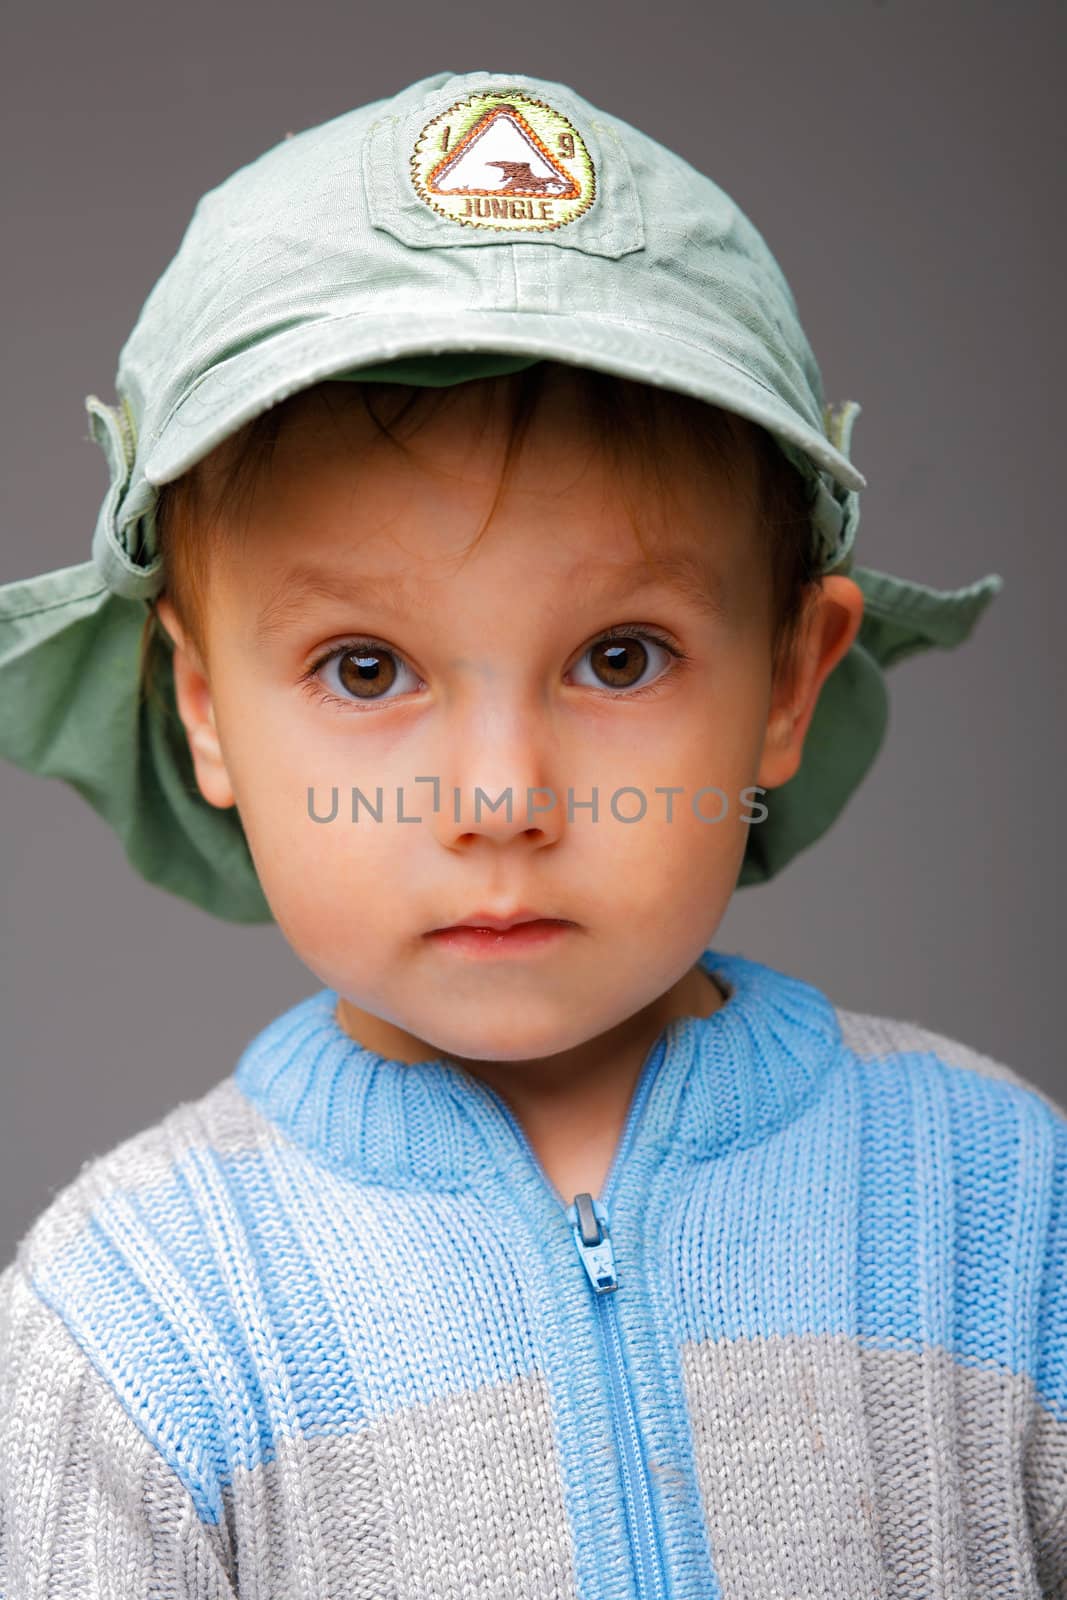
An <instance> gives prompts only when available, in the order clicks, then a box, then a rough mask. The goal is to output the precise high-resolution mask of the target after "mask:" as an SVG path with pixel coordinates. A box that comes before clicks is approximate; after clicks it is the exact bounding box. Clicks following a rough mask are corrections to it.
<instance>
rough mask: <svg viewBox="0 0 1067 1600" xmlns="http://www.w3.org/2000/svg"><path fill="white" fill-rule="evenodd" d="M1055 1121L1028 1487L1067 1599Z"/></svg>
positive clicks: (1042, 1578) (1043, 1549) (1058, 1122)
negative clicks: (1053, 1156) (1053, 1157)
mask: <svg viewBox="0 0 1067 1600" xmlns="http://www.w3.org/2000/svg"><path fill="white" fill-rule="evenodd" d="M1054 1126H1055V1159H1054V1162H1053V1167H1052V1192H1051V1197H1050V1207H1049V1220H1050V1225H1049V1230H1048V1234H1047V1237H1046V1242H1045V1254H1044V1261H1043V1268H1042V1278H1041V1295H1040V1302H1039V1305H1038V1322H1037V1326H1038V1345H1037V1353H1036V1362H1035V1369H1034V1380H1035V1389H1036V1393H1035V1397H1034V1407H1033V1413H1032V1419H1031V1426H1030V1432H1029V1437H1028V1443H1027V1450H1026V1490H1027V1501H1028V1509H1029V1515H1030V1523H1031V1526H1032V1528H1033V1533H1034V1551H1035V1557H1036V1564H1037V1576H1038V1581H1039V1583H1040V1585H1041V1593H1042V1595H1043V1596H1045V1597H1047V1600H1067V1116H1065V1115H1064V1114H1063V1113H1062V1112H1060V1113H1058V1114H1057V1116H1056V1118H1055V1124H1054Z"/></svg>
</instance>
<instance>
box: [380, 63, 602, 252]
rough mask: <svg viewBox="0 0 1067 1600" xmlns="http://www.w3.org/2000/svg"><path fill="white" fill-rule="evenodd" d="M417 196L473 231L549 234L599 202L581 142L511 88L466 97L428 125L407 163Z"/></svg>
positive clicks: (543, 107)
mask: <svg viewBox="0 0 1067 1600" xmlns="http://www.w3.org/2000/svg"><path fill="white" fill-rule="evenodd" d="M411 175H412V181H413V183H414V185H415V191H416V193H417V194H418V195H419V198H420V199H422V200H424V201H425V202H426V204H427V205H428V206H431V207H432V208H433V210H434V211H437V212H439V213H440V214H441V215H442V216H444V217H448V218H449V219H450V220H451V221H453V222H460V223H463V224H465V225H466V226H468V227H473V228H495V229H498V230H502V231H503V230H506V231H507V232H514V231H515V230H519V231H524V232H534V233H540V232H546V231H548V230H550V229H553V228H561V227H564V226H565V225H566V224H567V223H568V222H574V221H575V220H576V219H577V218H578V217H580V216H581V215H582V213H583V212H584V211H587V210H588V209H589V207H590V206H591V205H592V203H593V200H594V198H595V196H596V174H595V172H594V170H593V163H592V160H591V158H590V155H589V152H588V150H587V149H586V146H585V143H584V141H583V139H582V137H581V135H580V133H579V132H578V130H577V129H576V128H575V126H574V124H573V123H571V122H569V121H568V119H567V118H566V117H564V116H563V115H562V113H561V112H559V111H557V110H555V108H554V107H553V106H550V105H548V104H547V103H546V102H545V101H544V100H535V99H534V98H533V97H532V96H530V95H527V94H523V93H521V92H520V91H518V90H514V89H502V90H500V91H498V92H496V93H488V94H476V95H471V96H470V98H469V99H467V100H460V101H457V102H456V103H455V104H454V105H451V106H449V107H448V109H447V111H442V112H440V113H439V115H437V116H436V117H434V118H433V120H432V121H430V122H428V123H427V124H426V126H425V127H424V128H423V130H422V132H421V133H420V135H419V137H418V139H417V140H416V143H415V149H414V151H413V153H412V157H411Z"/></svg>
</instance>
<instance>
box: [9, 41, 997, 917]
mask: <svg viewBox="0 0 1067 1600" xmlns="http://www.w3.org/2000/svg"><path fill="white" fill-rule="evenodd" d="M541 360H555V361H563V362H568V363H571V364H575V365H580V366H586V367H590V368H594V369H596V370H599V371H601V372H606V373H610V374H614V375H615V376H617V377H620V378H630V379H634V380H637V381H641V382H646V383H651V384H656V385H661V386H663V387H665V388H669V389H673V390H676V391H678V392H680V393H684V394H688V395H692V396H695V397H696V398H698V399H701V400H704V401H707V402H709V403H711V404H714V405H718V406H722V407H724V408H726V409H727V410H731V411H733V412H735V413H737V414H738V415H740V416H742V417H746V418H747V419H749V420H750V421H752V422H755V423H758V424H759V425H761V426H762V427H764V428H766V429H767V430H768V432H769V433H770V434H771V435H772V437H773V438H774V439H775V440H776V442H777V444H778V446H779V448H780V449H781V450H782V452H783V453H784V454H785V456H786V457H787V458H788V459H789V461H790V462H791V463H792V464H793V466H794V467H795V468H796V469H797V471H799V472H800V473H801V474H802V476H803V477H804V479H805V481H806V483H807V485H808V492H809V499H810V509H811V517H812V523H813V526H814V528H815V530H816V533H817V537H818V548H819V553H820V569H821V570H822V571H823V572H830V571H839V572H847V573H848V574H849V575H850V576H851V577H852V578H853V579H854V580H855V581H856V582H857V583H858V584H859V585H860V587H861V588H862V589H863V592H864V597H865V601H866V614H865V616H864V620H863V624H862V626H861V629H860V633H859V635H858V637H857V639H856V641H855V642H854V644H853V646H852V648H851V650H850V651H849V652H848V654H847V655H846V656H845V657H844V658H843V659H842V661H841V662H840V663H839V664H838V666H837V667H836V668H835V669H834V671H833V672H832V673H831V674H830V676H829V678H828V679H827V681H826V683H825V685H824V687H823V690H822V693H821V695H820V698H819V702H818V705H817V707H816V711H815V714H814V717H813V719H812V722H811V724H810V727H809V730H808V735H807V740H806V744H805V752H804V759H803V762H802V765H801V768H800V770H799V771H798V772H797V774H796V775H795V777H794V778H793V779H792V780H791V781H790V782H789V783H787V784H785V785H783V786H782V787H781V788H780V789H776V790H774V791H773V792H772V793H770V794H767V795H765V796H763V803H764V804H765V805H766V806H767V808H768V813H769V814H768V816H767V818H766V820H764V821H762V822H759V823H753V824H752V825H751V826H750V828H749V836H748V845H747V849H746V853H745V858H744V862H743V865H742V869H741V874H740V877H739V880H738V883H739V886H742V887H743V886H745V885H746V884H751V883H758V882H765V881H767V880H768V879H770V878H771V877H773V876H774V875H775V874H776V873H778V872H780V871H781V869H782V868H783V867H784V866H785V865H786V864H787V863H788V861H790V860H791V859H792V858H793V856H795V855H796V854H797V852H798V851H800V850H803V849H805V848H807V847H808V846H810V845H811V844H813V843H814V842H815V840H817V839H818V838H819V837H820V836H821V835H822V834H823V833H824V832H825V831H826V830H827V828H829V827H830V825H831V824H832V823H833V821H834V820H835V818H836V817H837V816H838V815H839V814H840V812H841V810H842V808H843V806H844V805H845V803H846V802H847V800H848V797H849V795H850V794H851V793H853V792H854V790H855V788H856V786H857V785H858V784H859V783H860V781H861V780H862V778H863V777H864V775H865V774H866V772H867V771H868V770H869V768H870V766H871V763H872V762H873V760H874V758H875V756H876V754H877V751H878V749H879V747H880V745H881V743H882V740H883V737H884V733H885V727H886V719H887V705H888V701H887V692H886V685H885V679H884V669H885V668H886V667H888V666H889V665H890V664H891V663H892V662H894V661H898V660H901V659H903V658H904V657H905V656H907V655H910V654H914V653H915V652H917V651H922V650H928V649H930V648H933V647H935V646H936V647H939V648H942V649H945V648H951V647H953V646H955V645H957V644H959V643H961V642H962V641H963V640H964V639H966V637H967V636H968V634H969V633H970V631H971V629H972V627H973V625H974V623H975V621H976V620H977V618H978V616H979V615H980V614H981V612H982V611H983V610H984V608H985V607H986V605H988V603H989V601H990V600H991V599H992V598H993V596H994V595H995V594H996V593H997V592H998V591H999V589H1000V588H1001V587H1002V580H1001V578H1000V577H999V576H997V575H993V574H991V575H989V576H987V577H984V578H982V579H980V580H978V581H977V582H975V583H972V584H970V585H969V586H967V587H964V588H961V589H956V590H947V591H942V590H936V589H932V588H929V587H927V586H925V585H922V584H919V583H914V582H909V581H906V580H904V579H900V578H895V577H891V576H890V575H889V574H886V573H880V572H874V571H873V570H872V569H870V568H864V567H861V566H857V565H856V564H855V561H854V554H853V546H854V542H855V537H856V531H857V528H858V525H859V494H860V491H861V490H862V489H863V488H864V487H865V485H866V480H865V478H864V477H863V475H862V474H861V473H860V472H859V470H858V469H857V468H856V466H855V465H854V464H853V462H852V460H851V434H852V428H853V424H854V422H855V419H856V416H857V415H858V413H859V410H860V407H859V405H858V403H857V402H855V401H852V400H848V401H845V402H843V403H842V404H839V405H832V404H829V403H827V402H826V400H825V399H824V396H823V392H822V382H821V377H820V373H819V369H818V366H817V364H816V361H815V357H814V355H813V353H812V350H811V348H810V346H809V343H808V340H807V337H806V335H805V333H804V331H803V329H802V327H801V325H800V321H799V317H798V314H797V308H796V305H795V302H794V299H793V295H792V293H791V291H790V289H789V286H788V284H787V282H786V280H785V278H784V276H783V275H782V273H781V271H780V269H779V267H778V265H777V263H776V261H775V259H774V257H773V255H772V254H771V252H770V250H769V249H768V247H767V245H766V243H765V242H764V240H763V238H762V236H761V234H760V233H759V232H758V231H757V230H756V228H755V227H754V226H753V225H752V224H751V223H750V222H749V221H748V219H747V218H746V217H745V216H744V214H743V213H742V212H741V211H740V209H739V208H738V207H737V205H736V204H735V203H734V202H733V200H732V199H731V198H730V197H729V196H728V195H727V194H725V193H724V191H723V190H722V189H721V188H719V187H718V185H717V184H715V183H714V182H713V181H712V179H711V178H709V177H706V176H704V175H703V174H701V173H700V172H698V171H696V169H695V168H693V167H692V166H691V165H690V164H689V163H687V162H686V161H684V160H683V159H682V158H681V157H680V156H677V155H675V154H674V153H672V152H671V151H669V150H667V149H665V148H664V146H662V145H660V144H658V143H657V142H656V141H655V140H653V139H651V138H649V137H648V136H647V135H645V134H642V133H641V132H639V131H638V130H637V129H635V128H633V127H631V126H630V125H628V124H627V123H625V122H623V121H621V120H620V119H619V118H617V117H614V116H611V115H609V114H608V113H606V112H603V111H600V110H598V109H596V108H595V107H594V106H592V105H590V104H589V103H588V102H587V101H586V100H584V99H582V98H581V97H580V96H579V95H578V94H576V93H575V92H574V91H573V90H572V89H570V88H568V87H567V86H566V85H563V84H557V83H551V82H546V81H544V80H541V79H537V78H531V77H527V76H524V75H521V74H511V73H489V72H472V73H464V74H460V75H455V74H451V73H441V74H437V75H435V76H433V77H430V78H425V79H422V80H421V81H420V82H418V83H415V84H412V85H410V86H409V87H408V88H406V89H403V90H402V91H401V92H400V93H398V94H396V95H394V96H392V97H391V98H390V99H386V100H381V101H377V102H375V103H374V104H372V105H369V106H364V107H360V108H358V109H356V110H353V111H349V112H346V113H344V114H343V115H341V116H338V117H335V118H333V119H332V120H331V121H329V122H325V123H322V124H320V125H319V126H317V127H313V128H310V129H307V130H305V131H303V132H300V133H296V134H293V135H287V136H286V137H285V138H283V139H282V140H281V141H280V142H279V143H278V144H276V145H275V146H274V147H273V148H272V149H270V150H268V151H266V152H265V153H264V154H263V155H261V156H260V157H258V159H256V160H254V161H252V162H250V163H248V164H247V165H246V166H244V167H241V168H240V169H239V170H238V171H236V172H234V173H233V174H232V175H231V176H230V177H228V178H227V179H225V180H224V181H223V182H222V183H220V184H219V185H218V186H217V187H216V188H214V189H212V190H210V191H209V192H208V193H207V194H205V195H204V196H203V197H202V199H201V200H200V201H199V203H198V204H197V206H196V208H195V211H194V213H193V217H192V219H191V221H190V223H189V225H188V228H187V230H186V232H185V234H184V237H183V238H182V241H181V244H180V246H179V249H178V251H177V254H176V255H175V256H174V259H173V260H172V261H171V262H170V264H169V265H168V266H167V268H166V269H165V271H164V272H163V274H162V276H161V277H160V279H159V281H158V282H157V283H156V285H155V286H154V288H153V289H152V291H151V293H150V294H149V296H148V298H147V300H146V301H145V304H144V306H143V308H142V310H141V313H140V315H139V317H138V319H137V322H136V324H135V326H134V328H133V330H132V332H131V333H130V335H129V337H128V339H127V340H126V343H125V345H124V346H123V348H122V351H121V352H120V356H119V363H118V370H117V374H116V378H115V392H116V399H115V402H114V403H109V402H107V401H105V400H102V399H100V398H99V397H98V396H96V395H90V396H89V397H88V398H87V400H86V408H87V412H88V417H89V427H90V433H91V437H92V438H93V439H94V440H95V441H96V442H97V443H98V444H99V445H100V446H101V448H102V450H103V452H104V455H105V459H106V461H107V466H108V472H109V484H108V488H107V491H106V493H105V495H104V498H103V502H102V504H101V506H100V508H99V513H98V516H97V518H96V523H95V527H94V529H93V531H92V538H91V544H90V556H89V559H88V560H83V561H82V562H80V563H78V564H75V565H73V566H69V567H64V568H61V569H58V570H56V571H53V572H48V573H44V574H42V575H40V576H37V577H32V578H27V579H22V580H19V581H17V582H15V583H11V584H8V585H6V586H3V587H0V755H2V756H3V757H4V758H5V759H7V760H9V761H12V762H14V763H15V764H16V765H18V766H20V767H23V768H24V769H25V770H27V771H30V772H36V773H38V774H40V775H41V776H47V777H58V778H61V779H62V780H63V781H65V782H67V783H69V784H71V785H72V786H73V787H74V788H75V789H77V790H78V792H79V793H81V794H82V795H83V796H84V797H85V799H87V800H88V801H89V803H90V804H91V805H92V806H93V807H94V809H95V810H96V811H97V812H98V813H99V814H100V815H101V816H102V817H104V819H105V820H106V821H107V822H108V823H109V825H110V826H111V827H112V828H114V829H115V831H116V832H117V833H118V835H119V837H120V838H121V840H122V842H123V846H124V849H125V851H126V854H127V857H128V859H129V860H130V862H131V864H132V865H133V866H134V867H135V868H136V870H137V871H138V872H140V873H141V874H142V875H143V876H144V877H145V878H146V879H147V880H148V881H149V882H152V883H155V884H158V885H159V886H160V887H162V888H165V889H167V890H169V891H170V892H172V893H174V894H177V895H180V896H182V897H183V898H185V899H187V900H189V901H192V902H193V903H194V904H197V905H199V906H201V907H202V908H203V909H205V910H207V911H209V912H211V913H212V914H213V915H215V916H218V917H222V918H224V919H227V920H230V921H234V922H262V921H269V920H271V913H270V909H269V906H268V905H267V902H266V899H265V897H264V896H263V893H262V890H261V889H260V886H259V883H258V880H257V879H256V875H255V870H254V867H253V864H252V859H251V855H250V852H249V850H248V845H247V842H246V840H245V837H244V832H243V829H242V827H241V823H240V818H239V816H238V814H237V812H236V810H235V809H231V810H229V811H219V810H218V809H216V808H215V807H212V806H210V805H209V804H208V803H207V802H206V801H204V800H203V799H202V798H201V797H200V795H199V791H198V789H197V786H196V781H195V776H194V774H193V769H192V762H191V759H190V756H189V752H188V749H187V746H186V742H185V736H184V730H183V728H182V726H181V723H180V720H179V718H178V715H177V708H176V704H175V702H174V696H173V681H172V678H171V676H170V672H169V655H168V657H167V670H166V671H165V673H164V675H163V682H162V685H161V687H162V696H161V701H160V703H158V704H157V703H156V702H155V701H154V700H149V699H146V698H144V697H142V696H141V695H140V694H139V683H138V663H139V649H140V638H141V631H142V627H143V623H144V619H145V615H146V610H147V605H146V602H147V601H149V600H150V599H152V598H153V597H155V596H156V595H158V594H159V593H161V592H162V590H163V588H164V586H165V581H166V578H165V573H164V571H163V566H162V561H161V557H160V554H159V550H158V540H157V535H156V526H155V506H156V500H157V491H158V490H159V488H160V486H161V485H163V484H165V483H168V482H171V481H172V480H174V479H175V478H177V477H179V476H180V475H181V474H182V473H183V472H185V471H186V470H187V469H188V468H189V467H191V466H193V465H194V464H195V463H196V462H197V461H199V460H201V459H202V458H203V457H204V456H206V455H208V454H209V453H210V452H211V451H212V450H213V449H214V448H215V447H216V446H217V445H218V444H220V443H221V442H222V441H223V440H224V439H226V438H228V437H229V436H230V435H231V434H233V433H234V432H235V431H236V430H237V429H238V428H240V427H241V426H243V424H244V423H246V422H247V421H249V420H250V419H251V418H253V417H255V416H257V415H259V414H260V413H261V412H263V411H265V410H267V409H268V408H269V407H271V406H273V405H275V404H277V403H278V402H279V401H281V400H283V399H285V398H286V397H287V396H289V395H291V394H293V393H295V392H297V391H298V390H301V389H303V388H306V387H308V386H310V385H312V384H315V383H317V382H319V381H321V380H324V379H336V380H345V379H362V380H365V381H403V382H408V383H415V384H428V385H435V386H436V385H442V384H452V383H461V382H464V381H467V380H469V379H473V378H478V377H484V376H489V375H492V374H495V373H500V372H506V371H513V370H518V369H520V368H522V367H524V366H528V365H531V364H532V363H534V362H537V361H541Z"/></svg>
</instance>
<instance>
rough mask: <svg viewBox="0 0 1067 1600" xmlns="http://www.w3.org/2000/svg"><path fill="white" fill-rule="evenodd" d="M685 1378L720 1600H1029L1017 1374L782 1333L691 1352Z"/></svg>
mask: <svg viewBox="0 0 1067 1600" xmlns="http://www.w3.org/2000/svg"><path fill="white" fill-rule="evenodd" d="M683 1374H684V1381H685V1387H686V1399H687V1404H688V1407H689V1411H690V1416H691V1418H692V1421H693V1427H694V1436H695V1448H696V1456H697V1474H698V1481H699V1483H700V1488H701V1494H702V1496H703V1498H704V1501H705V1509H706V1515H707V1523H708V1533H709V1538H710V1541H711V1548H712V1554H713V1558H714V1561H715V1565H716V1570H717V1571H718V1573H719V1577H720V1580H721V1583H722V1592H723V1597H724V1600H782V1597H783V1596H787V1595H788V1596H794V1595H796V1596H801V1595H803V1596H808V1595H812V1596H814V1595H818V1596H819V1597H820V1600H828V1597H830V1596H834V1597H835V1600H852V1597H854V1596H858V1595H862V1596H863V1597H864V1600H915V1597H917V1596H919V1595H921V1596H923V1600H963V1597H964V1596H966V1597H967V1600H1039V1597H1040V1594H1041V1590H1040V1589H1039V1587H1038V1575H1037V1574H1035V1571H1034V1565H1033V1559H1032V1556H1031V1548H1030V1547H1031V1538H1032V1535H1031V1532H1030V1518H1031V1517H1034V1518H1038V1517H1041V1518H1042V1519H1043V1520H1044V1524H1045V1529H1046V1533H1045V1537H1046V1538H1047V1539H1049V1540H1052V1539H1054V1537H1055V1536H1054V1535H1053V1534H1052V1531H1051V1528H1050V1527H1049V1524H1048V1521H1047V1518H1048V1516H1049V1514H1050V1508H1048V1507H1044V1508H1039V1507H1038V1506H1037V1505H1036V1504H1035V1502H1034V1501H1033V1498H1032V1491H1031V1490H1029V1489H1028V1487H1027V1479H1028V1478H1029V1479H1030V1481H1033V1474H1035V1473H1036V1474H1037V1475H1038V1476H1043V1474H1042V1467H1041V1464H1040V1463H1039V1462H1038V1461H1037V1460H1036V1459H1034V1458H1033V1457H1032V1456H1031V1458H1030V1460H1029V1462H1027V1460H1026V1458H1025V1454H1024V1453H1025V1449H1026V1444H1027V1438H1026V1429H1027V1424H1028V1421H1030V1420H1031V1418H1032V1415H1033V1412H1032V1406H1033V1385H1032V1382H1031V1380H1030V1379H1029V1378H1028V1377H1026V1376H1021V1377H1020V1376H1017V1375H1013V1374H1010V1373H999V1372H994V1371H988V1370H983V1369H980V1368H976V1367H965V1366H962V1365H960V1364H959V1363H957V1362H955V1361H953V1359H952V1358H951V1356H949V1355H948V1354H946V1352H944V1351H943V1350H937V1349H929V1350H927V1351H925V1352H923V1353H922V1354H917V1353H913V1352H907V1351H894V1350H876V1349H868V1348H861V1347H860V1346H859V1345H858V1344H857V1342H856V1341H855V1340H854V1339H852V1338H849V1337H845V1336H837V1337H835V1336H829V1335H820V1336H811V1337H809V1338H801V1337H799V1336H797V1335H795V1334H791V1335H788V1336H786V1337H779V1338H768V1339H752V1340H737V1341H733V1342H723V1343H721V1344H720V1343H717V1342H715V1341H710V1340H709V1341H703V1342H701V1343H699V1344H696V1343H689V1344H687V1345H686V1346H685V1347H684V1349H683ZM1040 1415H1041V1416H1042V1419H1043V1420H1042V1423H1041V1444H1040V1448H1041V1449H1043V1450H1044V1451H1047V1452H1051V1453H1052V1454H1053V1455H1055V1454H1056V1453H1057V1452H1058V1453H1059V1454H1060V1456H1061V1459H1062V1452H1063V1451H1064V1450H1067V1426H1065V1425H1064V1424H1062V1423H1057V1422H1054V1421H1053V1419H1052V1418H1051V1417H1050V1416H1048V1414H1047V1413H1044V1412H1042V1413H1040ZM932 1440H935V1441H941V1442H942V1444H943V1448H944V1454H943V1455H940V1456H937V1455H934V1454H932V1453H931V1450H930V1442H931V1441H932ZM1046 1481H1047V1477H1046ZM1060 1481H1062V1480H1060ZM1062 1539H1063V1533H1062V1526H1061V1530H1060V1533H1059V1540H1060V1542H1061V1544H1062ZM1043 1553H1044V1552H1043ZM1048 1553H1049V1554H1051V1553H1052V1552H1051V1550H1050V1551H1049V1552H1048ZM1044 1564H1045V1563H1044V1561H1042V1563H1041V1565H1042V1567H1043V1566H1044Z"/></svg>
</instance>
